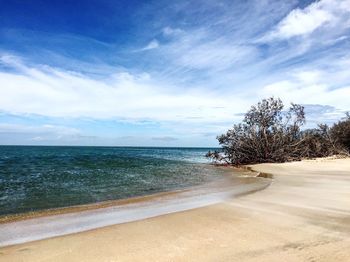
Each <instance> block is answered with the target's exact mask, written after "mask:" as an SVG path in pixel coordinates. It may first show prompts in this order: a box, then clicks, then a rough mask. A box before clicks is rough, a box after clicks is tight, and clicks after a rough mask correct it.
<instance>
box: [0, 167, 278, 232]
mask: <svg viewBox="0 0 350 262" xmlns="http://www.w3.org/2000/svg"><path fill="white" fill-rule="evenodd" d="M212 168H218V169H224V170H226V171H227V174H224V176H232V175H234V174H239V177H243V175H244V174H246V173H247V174H248V175H247V176H248V177H253V178H254V177H264V176H260V173H259V172H256V171H254V170H251V169H247V168H245V167H231V166H212ZM264 178H271V179H272V177H264ZM220 179H222V178H218V179H217V180H216V181H220ZM216 181H211V182H206V183H203V184H200V185H195V186H188V187H185V188H179V189H173V190H169V191H163V192H156V193H151V194H145V195H139V196H133V197H128V198H122V199H112V200H105V201H100V202H94V203H87V204H81V205H73V206H66V207H57V208H50V209H44V210H36V211H30V212H26V213H17V214H7V215H0V225H1V224H4V223H10V222H16V221H22V220H26V219H34V218H40V217H48V216H55V215H62V214H70V213H79V212H84V211H88V210H95V209H100V208H106V207H116V206H123V205H128V204H136V203H142V202H146V201H152V200H156V199H157V198H161V197H166V196H173V195H176V194H179V193H185V192H189V191H191V190H196V189H200V188H203V187H206V186H208V185H210V184H213V183H215V182H216Z"/></svg>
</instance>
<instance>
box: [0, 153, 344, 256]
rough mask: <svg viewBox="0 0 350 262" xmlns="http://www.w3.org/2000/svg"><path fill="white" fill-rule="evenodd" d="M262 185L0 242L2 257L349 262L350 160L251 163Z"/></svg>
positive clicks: (0, 254)
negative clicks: (70, 230)
mask: <svg viewBox="0 0 350 262" xmlns="http://www.w3.org/2000/svg"><path fill="white" fill-rule="evenodd" d="M251 167H252V168H253V169H254V170H255V171H258V172H262V173H270V174H273V175H274V182H273V183H272V184H271V185H270V186H269V187H267V188H266V189H265V190H261V191H258V192H255V193H253V194H247V195H243V196H240V197H237V198H233V199H232V198H227V199H226V200H225V201H224V202H219V203H215V204H212V205H208V206H204V207H199V208H195V209H191V210H186V211H181V212H175V213H169V214H163V215H160V216H156V217H152V218H147V219H143V220H138V221H134V222H130V223H123V224H119V225H112V226H107V227H102V228H98V229H94V230H89V231H85V232H80V233H75V234H70V235H65V236H60V237H54V238H49V239H45V240H39V241H34V242H27V243H24V244H19V245H13V246H8V247H3V248H0V260H2V259H3V260H4V261H22V260H23V258H24V257H25V258H26V261H145V260H147V261H149V260H151V261H198V260H200V261H255V262H256V261H259V262H260V261H266V262H267V261H268V262H271V261H272V262H274V261H275V262H277V261H285V262H292V261H293V262H294V261H324V262H326V261H327V262H329V261H350V254H349V253H348V252H347V250H349V249H350V200H349V199H350V159H349V158H347V159H336V160H333V159H317V160H304V161H298V162H290V163H283V164H259V165H254V166H251Z"/></svg>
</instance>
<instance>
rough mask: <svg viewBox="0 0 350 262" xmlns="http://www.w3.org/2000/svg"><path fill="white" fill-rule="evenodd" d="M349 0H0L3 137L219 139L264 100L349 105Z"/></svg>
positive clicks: (72, 141) (154, 142) (51, 140)
mask: <svg viewBox="0 0 350 262" xmlns="http://www.w3.org/2000/svg"><path fill="white" fill-rule="evenodd" d="M349 36H350V0H320V1H298V0H282V1H279V0H273V1H272V0H247V1H246V0H244V1H243V0H242V1H237V0H228V1H225V0H222V1H220V0H202V1H197V0H186V1H185V0H178V1H163V0H155V1H136V0H125V1H124V0H119V1H116V0H115V1H112V0H96V1H95V0H90V1H78V0H76V1H68V0H52V1H46V0H41V1H40V0H31V1H20V0H0V144H14V145H18V144H24V145H101V146H188V147H193V146H194V147H212V146H217V145H218V143H217V141H216V136H217V135H219V134H221V133H223V132H225V130H227V129H228V128H230V127H231V126H232V125H233V124H234V123H237V122H239V121H241V120H242V116H243V114H244V113H245V112H246V111H247V110H249V108H250V106H251V105H252V104H255V103H257V102H258V101H259V100H261V99H263V98H267V97H270V96H274V97H280V98H281V99H282V100H283V101H284V103H285V105H286V106H288V105H289V103H291V102H294V103H298V104H302V105H304V106H305V110H306V117H307V127H314V126H316V125H317V124H318V123H333V122H335V121H337V120H339V119H341V118H342V117H343V116H344V113H345V112H346V111H349V110H350V72H349V68H350V52H349V51H350V39H349Z"/></svg>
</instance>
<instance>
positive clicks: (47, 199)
mask: <svg viewBox="0 0 350 262" xmlns="http://www.w3.org/2000/svg"><path fill="white" fill-rule="evenodd" d="M208 150H209V149H208V148H131V147H34V146H33V147H32V146H0V215H6V214H15V213H25V212H29V211H36V210H44V209H50V208H58V207H66V206H72V205H80V204H88V203H96V202H100V201H105V200H114V199H123V198H129V197H135V196H141V195H147V194H152V193H157V192H164V191H170V190H174V189H181V188H186V187H190V186H194V185H200V184H203V183H206V182H209V181H213V180H215V179H217V178H218V177H220V175H222V174H221V172H224V171H220V170H218V169H215V168H213V167H211V166H209V165H207V164H206V163H207V160H206V159H205V157H204V155H205V153H206V152H207V151H208Z"/></svg>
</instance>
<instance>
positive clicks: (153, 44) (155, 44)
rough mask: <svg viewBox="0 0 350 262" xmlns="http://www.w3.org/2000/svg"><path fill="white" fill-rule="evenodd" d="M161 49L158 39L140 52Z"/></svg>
mask: <svg viewBox="0 0 350 262" xmlns="http://www.w3.org/2000/svg"><path fill="white" fill-rule="evenodd" d="M158 47H159V42H158V40H156V39H153V40H152V41H151V42H149V43H148V45H146V46H145V47H144V48H141V49H140V51H147V50H151V49H156V48H158Z"/></svg>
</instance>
